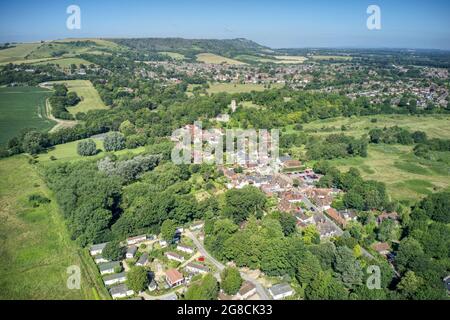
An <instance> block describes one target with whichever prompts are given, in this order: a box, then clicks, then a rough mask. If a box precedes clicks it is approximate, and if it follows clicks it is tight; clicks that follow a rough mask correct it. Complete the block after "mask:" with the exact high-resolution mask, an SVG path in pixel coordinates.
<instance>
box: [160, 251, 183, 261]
mask: <svg viewBox="0 0 450 320" xmlns="http://www.w3.org/2000/svg"><path fill="white" fill-rule="evenodd" d="M165 256H166V257H167V259H169V260H174V261H177V262H180V263H181V262H184V257H183V256H180V255H179V254H178V253H175V252H166V253H165Z"/></svg>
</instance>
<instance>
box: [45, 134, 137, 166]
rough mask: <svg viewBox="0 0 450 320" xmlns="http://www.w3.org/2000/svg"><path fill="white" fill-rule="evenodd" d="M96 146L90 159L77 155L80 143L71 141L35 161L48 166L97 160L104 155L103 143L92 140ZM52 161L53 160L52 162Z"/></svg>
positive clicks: (117, 152) (116, 152)
mask: <svg viewBox="0 0 450 320" xmlns="http://www.w3.org/2000/svg"><path fill="white" fill-rule="evenodd" d="M93 140H94V141H95V143H96V144H97V149H98V150H99V153H97V154H96V155H95V156H91V157H82V156H80V155H79V154H78V153H77V145H78V143H79V142H80V141H83V140H78V141H73V142H68V143H64V144H59V145H56V146H54V147H52V148H50V149H49V150H48V151H47V152H45V153H41V154H39V155H38V157H37V160H38V161H39V162H41V163H43V164H48V163H50V162H53V161H55V162H58V161H76V160H82V159H98V158H101V157H102V156H104V155H105V151H104V147H103V141H102V140H100V139H93ZM144 151H145V147H139V148H136V149H124V150H120V151H115V152H114V154H116V155H123V154H127V153H133V154H139V153H142V152H144ZM52 159H53V160H52Z"/></svg>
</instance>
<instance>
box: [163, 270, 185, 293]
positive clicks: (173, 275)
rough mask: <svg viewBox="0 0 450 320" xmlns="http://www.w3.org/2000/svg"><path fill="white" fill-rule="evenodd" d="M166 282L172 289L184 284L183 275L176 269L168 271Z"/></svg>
mask: <svg viewBox="0 0 450 320" xmlns="http://www.w3.org/2000/svg"><path fill="white" fill-rule="evenodd" d="M166 282H167V284H168V285H169V286H170V287H171V288H173V287H176V286H179V285H182V284H183V283H184V277H183V275H182V274H181V273H180V272H179V271H178V270H177V269H169V270H167V271H166Z"/></svg>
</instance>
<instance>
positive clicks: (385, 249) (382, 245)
mask: <svg viewBox="0 0 450 320" xmlns="http://www.w3.org/2000/svg"><path fill="white" fill-rule="evenodd" d="M372 248H373V250H375V251H376V252H378V253H379V254H381V255H383V256H386V255H388V254H389V251H390V249H391V247H390V245H389V243H387V242H379V243H375V244H373V245H372Z"/></svg>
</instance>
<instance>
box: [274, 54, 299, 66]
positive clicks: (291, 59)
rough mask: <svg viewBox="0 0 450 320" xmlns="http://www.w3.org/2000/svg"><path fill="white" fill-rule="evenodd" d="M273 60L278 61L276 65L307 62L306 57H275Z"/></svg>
mask: <svg viewBox="0 0 450 320" xmlns="http://www.w3.org/2000/svg"><path fill="white" fill-rule="evenodd" d="M275 58H277V60H278V61H277V62H276V63H281V64H298V63H303V62H305V61H306V60H307V58H306V57H302V56H275Z"/></svg>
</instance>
